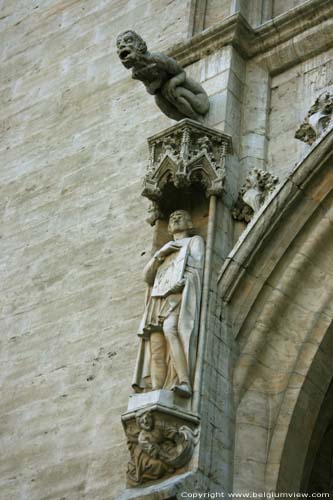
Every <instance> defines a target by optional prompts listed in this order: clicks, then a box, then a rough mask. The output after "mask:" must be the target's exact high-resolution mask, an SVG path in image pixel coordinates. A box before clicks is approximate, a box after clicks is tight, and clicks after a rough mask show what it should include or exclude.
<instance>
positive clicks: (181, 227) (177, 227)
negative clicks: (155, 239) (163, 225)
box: [169, 210, 191, 234]
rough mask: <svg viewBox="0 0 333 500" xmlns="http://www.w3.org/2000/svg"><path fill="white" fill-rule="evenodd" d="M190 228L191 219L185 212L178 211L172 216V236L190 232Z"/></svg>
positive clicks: (170, 220) (170, 223)
mask: <svg viewBox="0 0 333 500" xmlns="http://www.w3.org/2000/svg"><path fill="white" fill-rule="evenodd" d="M190 227H191V224H190V217H189V215H188V214H187V213H186V212H184V211H183V210H178V211H176V212H173V213H172V214H171V215H170V218H169V231H170V233H171V234H175V233H180V232H182V231H188V230H189V229H190Z"/></svg>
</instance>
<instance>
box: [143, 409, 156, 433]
mask: <svg viewBox="0 0 333 500" xmlns="http://www.w3.org/2000/svg"><path fill="white" fill-rule="evenodd" d="M140 427H141V429H143V430H144V431H151V430H153V427H154V421H153V417H152V416H151V415H150V413H144V414H143V415H142V416H141V417H140Z"/></svg>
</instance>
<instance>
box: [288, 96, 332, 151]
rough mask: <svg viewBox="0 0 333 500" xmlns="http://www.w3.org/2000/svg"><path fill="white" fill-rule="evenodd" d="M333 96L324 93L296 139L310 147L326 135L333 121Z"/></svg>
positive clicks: (310, 111)
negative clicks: (325, 132)
mask: <svg viewBox="0 0 333 500" xmlns="http://www.w3.org/2000/svg"><path fill="white" fill-rule="evenodd" d="M332 113H333V95H332V94H330V93H329V92H323V93H322V94H320V96H319V97H317V99H316V101H315V103H314V104H313V106H311V108H310V110H309V112H308V114H307V116H306V117H305V118H304V120H303V123H301V125H300V126H299V128H298V129H297V131H296V133H295V138H296V139H299V140H300V141H303V142H306V143H307V144H309V145H310V146H311V145H312V144H313V143H314V142H315V141H316V140H317V139H318V138H319V137H320V136H321V135H322V134H323V133H324V131H325V130H326V129H327V127H328V126H329V124H330V123H331V121H332Z"/></svg>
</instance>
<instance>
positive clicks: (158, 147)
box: [142, 119, 232, 223]
mask: <svg viewBox="0 0 333 500" xmlns="http://www.w3.org/2000/svg"><path fill="white" fill-rule="evenodd" d="M148 145H149V156H150V159H149V165H148V168H147V173H146V176H145V178H144V182H143V192H142V195H143V196H145V197H147V198H149V199H150V200H151V201H153V202H155V205H154V207H152V209H151V212H152V214H153V216H152V217H151V218H150V221H151V223H154V222H155V220H156V218H157V216H158V212H157V207H158V201H159V200H160V198H161V197H162V192H163V188H164V187H165V186H166V185H167V184H168V183H171V184H173V185H174V186H175V187H176V188H183V187H190V186H191V184H193V183H200V184H201V185H202V186H203V188H204V189H205V191H206V194H207V196H211V195H221V194H222V192H223V185H224V178H225V170H224V165H225V158H226V155H227V154H229V153H231V152H232V146H231V138H230V137H229V136H228V135H226V134H223V133H222V132H219V131H217V130H213V129H210V128H208V127H204V126H203V125H199V124H197V123H195V122H193V121H192V120H189V119H185V120H183V121H182V122H180V123H179V124H177V125H175V126H174V127H171V128H169V129H167V130H166V131H165V132H163V133H162V134H158V135H156V136H154V137H151V138H150V139H148ZM154 213H155V214H156V218H155V219H154Z"/></svg>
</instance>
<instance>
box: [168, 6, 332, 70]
mask: <svg viewBox="0 0 333 500" xmlns="http://www.w3.org/2000/svg"><path fill="white" fill-rule="evenodd" d="M332 17H333V2H332V1H331V0H312V1H308V2H306V3H305V4H301V5H299V6H298V7H295V8H294V9H291V10H289V11H288V12H286V13H284V14H281V15H280V16H278V17H276V18H274V19H272V20H270V21H268V22H266V23H264V24H262V25H261V26H259V27H258V28H255V29H254V28H252V27H251V26H250V25H249V24H248V22H247V21H246V19H245V18H244V17H243V16H242V15H241V14H240V13H237V14H234V15H232V16H230V17H228V18H226V19H224V20H223V21H222V22H221V23H219V24H217V25H215V26H212V27H211V28H208V29H206V30H204V31H202V32H201V33H199V34H197V35H195V36H194V37H193V38H191V39H190V40H186V41H184V42H181V43H178V44H176V45H174V46H173V47H171V48H170V50H169V51H168V55H170V56H172V57H175V58H176V59H177V60H178V61H179V62H180V63H181V64H182V65H184V66H186V65H189V64H192V63H194V62H195V61H198V60H199V59H201V58H202V57H204V56H206V55H207V54H210V53H212V52H214V51H216V50H218V49H221V48H222V47H224V46H226V45H232V46H233V47H234V48H235V49H237V50H238V51H239V52H240V54H241V55H242V56H243V57H244V58H245V59H251V58H253V57H256V56H262V57H261V58H260V59H261V60H262V63H263V64H265V65H266V66H267V67H268V70H269V71H270V72H271V73H274V74H277V73H279V72H280V71H282V70H284V69H286V68H287V67H291V66H292V65H293V64H297V63H298V62H299V61H300V60H305V59H306V58H308V57H311V56H313V55H315V54H316V53H318V52H320V51H322V50H323V49H324V50H326V49H328V48H330V47H332V46H333V37H329V38H330V39H328V37H327V33H326V31H327V22H328V24H330V22H329V21H331V20H332ZM313 27H316V37H312V36H311V34H312V31H311V29H312V28H313ZM300 35H301V41H302V46H300V44H299V46H298V50H297V53H296V52H295V53H293V54H292V55H291V56H290V55H289V56H286V50H285V44H286V42H289V44H291V42H292V41H293V39H294V38H295V37H298V36H300ZM307 38H309V39H310V40H311V43H306V42H307ZM270 51H273V53H270ZM300 51H301V53H300ZM273 59H274V61H273Z"/></svg>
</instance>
